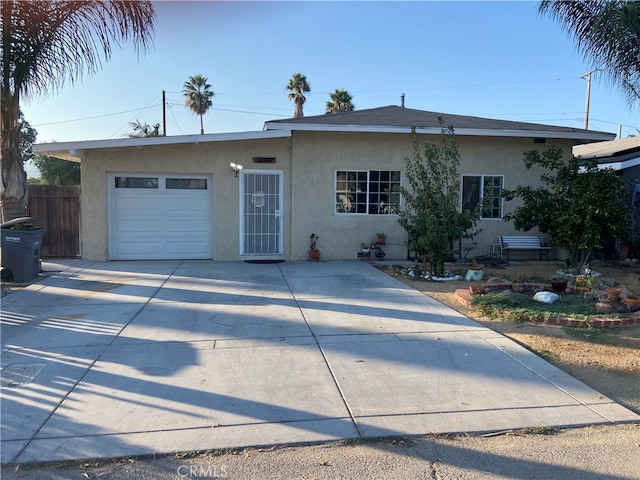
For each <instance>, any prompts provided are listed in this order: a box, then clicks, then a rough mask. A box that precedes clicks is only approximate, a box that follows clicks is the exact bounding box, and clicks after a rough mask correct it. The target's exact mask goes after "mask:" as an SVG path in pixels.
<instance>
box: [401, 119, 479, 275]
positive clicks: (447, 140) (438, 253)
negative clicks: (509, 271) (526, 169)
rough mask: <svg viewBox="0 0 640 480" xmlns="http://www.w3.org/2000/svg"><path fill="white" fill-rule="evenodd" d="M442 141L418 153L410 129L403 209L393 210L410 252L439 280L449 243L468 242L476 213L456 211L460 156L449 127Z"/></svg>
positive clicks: (450, 250)
mask: <svg viewBox="0 0 640 480" xmlns="http://www.w3.org/2000/svg"><path fill="white" fill-rule="evenodd" d="M440 124H441V126H442V135H441V137H442V142H441V145H440V146H438V145H436V144H435V143H433V142H429V141H427V142H424V145H423V147H424V150H423V152H424V153H421V152H420V145H419V143H418V138H417V135H416V133H415V128H414V129H413V138H414V143H413V158H405V164H406V177H407V182H408V188H405V187H404V186H402V187H400V193H401V194H402V199H403V204H402V205H400V206H398V207H396V210H397V213H398V222H399V223H400V225H401V226H402V227H403V228H404V229H405V230H406V231H407V233H408V234H409V239H410V240H409V248H410V249H411V250H413V251H415V252H416V253H417V254H418V255H419V256H420V258H421V259H422V261H423V263H424V269H425V270H426V269H427V262H429V263H430V272H431V274H432V275H442V274H443V271H444V262H445V260H447V259H448V258H450V257H451V254H452V248H451V245H452V244H453V242H454V241H455V240H457V239H459V238H472V237H473V236H474V235H475V234H476V233H477V231H472V229H473V228H474V226H475V224H476V221H477V218H478V215H477V213H478V212H470V211H469V210H465V211H463V212H460V194H461V192H460V176H459V174H458V167H459V166H460V154H459V152H458V142H457V140H456V136H455V132H454V130H453V127H451V126H449V127H446V128H445V127H444V125H443V124H442V120H440Z"/></svg>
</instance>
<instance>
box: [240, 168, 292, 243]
mask: <svg viewBox="0 0 640 480" xmlns="http://www.w3.org/2000/svg"><path fill="white" fill-rule="evenodd" d="M241 178H242V184H241V185H242V187H241V190H240V195H241V199H240V204H241V212H240V214H241V219H240V220H241V221H240V253H241V254H242V255H281V254H282V221H281V214H282V172H274V171H246V170H245V171H243V172H242V177H241Z"/></svg>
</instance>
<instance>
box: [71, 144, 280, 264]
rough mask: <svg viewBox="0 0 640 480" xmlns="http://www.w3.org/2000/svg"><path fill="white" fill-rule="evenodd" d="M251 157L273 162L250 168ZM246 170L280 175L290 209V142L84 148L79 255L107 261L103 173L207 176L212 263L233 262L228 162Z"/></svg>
mask: <svg viewBox="0 0 640 480" xmlns="http://www.w3.org/2000/svg"><path fill="white" fill-rule="evenodd" d="M253 157H275V158H276V162H275V163H273V164H253V163H252V158H253ZM230 162H234V163H236V164H241V165H242V166H243V167H244V168H245V169H247V170H249V169H251V170H279V171H282V172H283V173H284V196H283V202H284V210H285V212H286V211H289V210H290V197H289V196H287V192H289V191H290V188H289V186H288V182H290V178H291V174H290V172H291V155H290V139H288V138H277V139H266V140H244V141H228V142H214V143H203V144H197V145H171V146H153V147H142V148H131V149H129V148H118V149H103V150H90V151H88V154H87V157H86V158H84V159H83V160H82V190H83V193H82V234H81V237H82V256H83V258H86V259H89V260H100V261H104V260H108V259H109V252H108V235H107V222H108V212H107V208H108V201H107V194H108V189H107V181H106V178H107V174H109V173H154V174H171V173H173V174H208V175H212V192H213V195H212V197H213V200H212V202H213V204H212V216H213V222H212V223H213V235H212V238H213V248H212V251H213V259H214V260H216V259H220V260H238V259H240V258H241V257H240V254H239V215H240V207H239V205H240V201H239V188H240V181H239V180H240V179H239V178H235V177H234V175H233V172H232V171H231V168H230V167H229V163H230ZM283 222H284V225H283V237H284V238H283V249H284V256H285V258H288V257H289V255H290V231H291V226H290V221H289V218H288V217H286V216H285V217H283Z"/></svg>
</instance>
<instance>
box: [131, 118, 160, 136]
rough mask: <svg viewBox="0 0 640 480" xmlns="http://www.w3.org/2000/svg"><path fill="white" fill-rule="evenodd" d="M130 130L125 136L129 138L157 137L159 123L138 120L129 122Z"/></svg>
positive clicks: (158, 134)
mask: <svg viewBox="0 0 640 480" xmlns="http://www.w3.org/2000/svg"><path fill="white" fill-rule="evenodd" d="M129 126H130V127H131V130H130V131H129V133H127V137H130V138H145V137H159V136H160V124H159V123H156V124H155V125H149V124H148V123H140V121H139V120H136V121H135V122H129Z"/></svg>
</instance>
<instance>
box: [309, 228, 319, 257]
mask: <svg viewBox="0 0 640 480" xmlns="http://www.w3.org/2000/svg"><path fill="white" fill-rule="evenodd" d="M309 238H310V240H311V245H310V246H309V260H311V261H312V262H317V261H318V260H320V250H318V249H317V248H316V242H317V241H318V239H319V238H320V237H318V236H317V235H316V234H315V233H312V234H311V237H309Z"/></svg>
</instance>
